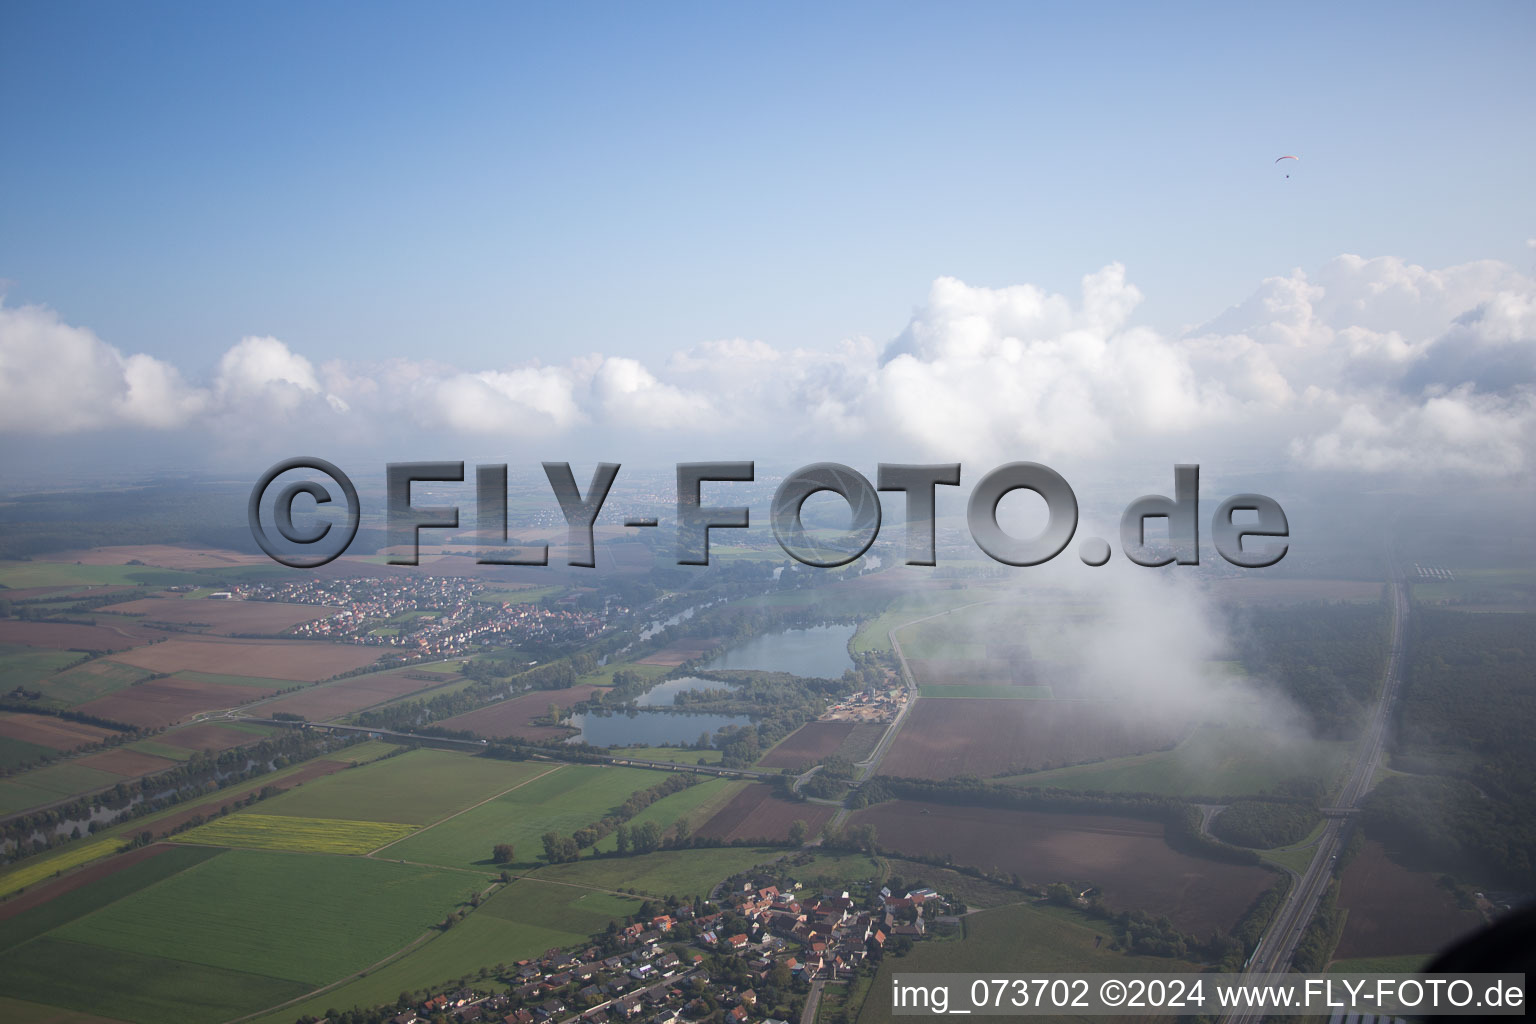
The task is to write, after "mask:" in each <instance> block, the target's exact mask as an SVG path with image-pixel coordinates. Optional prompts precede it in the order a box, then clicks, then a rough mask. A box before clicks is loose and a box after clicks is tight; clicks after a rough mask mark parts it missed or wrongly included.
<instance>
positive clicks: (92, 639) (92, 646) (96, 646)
mask: <svg viewBox="0 0 1536 1024" xmlns="http://www.w3.org/2000/svg"><path fill="white" fill-rule="evenodd" d="M163 636H165V634H164V633H162V632H160V631H159V630H155V629H150V628H149V627H147V626H140V625H138V624H137V623H125V624H123V625H115V624H114V625H112V626H80V625H76V624H74V623H70V622H23V621H21V620H20V619H0V644H7V645H10V644H26V645H27V646H29V647H33V648H38V647H43V648H52V649H53V650H56V651H126V650H127V649H128V648H130V647H135V646H137V645H139V644H147V643H149V641H151V640H157V639H159V638H160V637H163Z"/></svg>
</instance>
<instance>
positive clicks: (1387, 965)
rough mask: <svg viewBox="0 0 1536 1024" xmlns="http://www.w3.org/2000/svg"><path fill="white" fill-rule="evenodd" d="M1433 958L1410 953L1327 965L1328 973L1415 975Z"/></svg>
mask: <svg viewBox="0 0 1536 1024" xmlns="http://www.w3.org/2000/svg"><path fill="white" fill-rule="evenodd" d="M1433 958H1434V954H1433V953H1417V954H1415V953H1410V954H1408V955H1407V956H1363V957H1356V958H1355V959H1353V960H1335V961H1334V962H1333V963H1331V964H1329V965H1328V973H1329V974H1417V973H1419V972H1420V971H1422V970H1423V969H1424V968H1425V966H1426V965H1427V964H1428V963H1429V961H1430V960H1431V959H1433Z"/></svg>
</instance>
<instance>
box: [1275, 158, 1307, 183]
mask: <svg viewBox="0 0 1536 1024" xmlns="http://www.w3.org/2000/svg"><path fill="white" fill-rule="evenodd" d="M1281 160H1295V161H1296V162H1297V163H1300V162H1301V157H1299V156H1280V157H1276V158H1275V163H1279V162H1280V161H1281ZM1286 177H1287V178H1289V177H1290V175H1289V174H1287V175H1286Z"/></svg>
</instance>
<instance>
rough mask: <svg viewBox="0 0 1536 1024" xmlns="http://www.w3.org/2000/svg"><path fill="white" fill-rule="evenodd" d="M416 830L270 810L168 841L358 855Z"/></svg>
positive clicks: (237, 816)
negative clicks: (308, 816) (279, 814)
mask: <svg viewBox="0 0 1536 1024" xmlns="http://www.w3.org/2000/svg"><path fill="white" fill-rule="evenodd" d="M414 831H416V826H414V825H397V824H395V823H393V822H387V821H344V820H340V819H334V818H286V817H281V816H278V815H273V814H255V813H251V812H246V813H243V814H231V815H227V816H225V817H222V818H217V819H215V820H213V821H210V822H209V823H208V824H206V825H200V826H198V827H197V828H194V829H192V830H191V831H189V832H183V833H182V834H181V835H179V836H176V837H175V838H174V839H173V840H171V841H172V842H176V843H195V844H199V845H202V846H234V847H241V848H244V849H249V850H295V851H298V852H301V853H340V854H349V853H350V854H356V855H361V854H365V853H369V852H371V851H373V850H376V849H378V848H379V847H381V846H388V845H389V844H390V843H392V842H394V841H396V840H398V839H404V838H405V837H406V836H408V835H410V834H411V833H412V832H414Z"/></svg>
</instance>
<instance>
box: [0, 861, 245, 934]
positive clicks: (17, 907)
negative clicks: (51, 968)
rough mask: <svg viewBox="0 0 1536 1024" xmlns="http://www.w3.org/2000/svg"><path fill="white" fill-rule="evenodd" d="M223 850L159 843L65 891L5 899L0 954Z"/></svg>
mask: <svg viewBox="0 0 1536 1024" xmlns="http://www.w3.org/2000/svg"><path fill="white" fill-rule="evenodd" d="M223 852H224V851H222V850H212V849H206V848H205V849H198V848H196V847H175V846H166V845H163V844H156V845H154V846H141V847H140V848H139V849H137V850H133V851H131V852H129V853H125V854H122V855H121V856H119V857H116V858H114V860H115V862H116V863H107V864H101V865H98V866H97V867H95V868H92V869H91V870H90V871H82V872H79V873H78V874H76V875H72V876H70V879H71V882H72V884H71V885H70V887H69V888H67V889H66V888H62V887H61V888H57V889H52V888H50V889H48V890H38V889H34V890H32V891H30V892H28V893H26V894H24V895H21V896H17V897H14V898H12V899H9V900H6V901H5V902H4V903H0V921H4V922H5V936H4V938H3V939H0V952H4V951H5V950H7V949H11V948H12V947H14V946H19V945H21V944H22V943H23V942H26V941H27V940H28V939H32V938H35V937H36V936H39V935H42V934H43V933H45V932H48V931H51V930H53V929H54V928H57V927H59V926H60V925H63V924H67V923H69V922H70V921H73V920H75V919H76V918H80V917H84V916H85V915H87V914H93V913H95V912H96V911H98V910H100V909H101V908H102V907H105V906H107V905H108V904H110V903H114V902H116V901H117V900H120V899H122V898H123V897H124V896H127V895H129V894H130V893H134V892H138V891H139V890H140V889H143V888H145V887H146V886H150V885H153V884H155V883H156V882H159V881H162V880H163V879H166V878H170V877H171V876H172V875H174V874H176V873H177V872H179V871H183V870H185V869H186V868H189V867H191V866H192V865H194V864H200V863H202V862H203V861H205V860H207V859H208V858H209V857H217V856H219V855H221V854H222V853H223Z"/></svg>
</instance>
